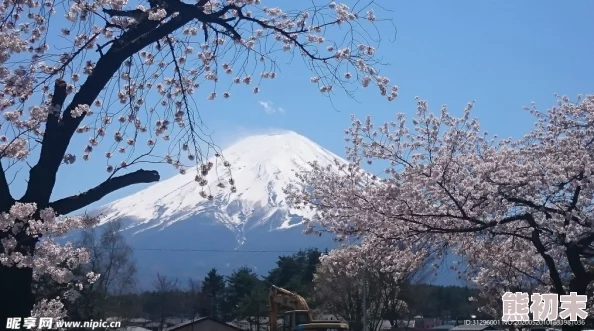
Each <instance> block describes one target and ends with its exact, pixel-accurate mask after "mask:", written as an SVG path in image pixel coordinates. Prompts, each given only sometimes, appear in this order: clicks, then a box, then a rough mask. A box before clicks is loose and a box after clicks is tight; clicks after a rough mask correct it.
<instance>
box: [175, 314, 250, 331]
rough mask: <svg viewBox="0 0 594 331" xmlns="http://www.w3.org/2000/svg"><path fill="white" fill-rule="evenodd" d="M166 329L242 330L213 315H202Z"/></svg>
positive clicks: (177, 330)
mask: <svg viewBox="0 0 594 331" xmlns="http://www.w3.org/2000/svg"><path fill="white" fill-rule="evenodd" d="M166 331H241V329H240V328H238V327H236V326H233V325H231V324H228V323H225V322H221V321H218V320H216V319H214V318H211V317H200V318H197V319H195V320H193V321H187V322H184V323H180V324H178V325H174V326H172V327H170V328H167V329H166Z"/></svg>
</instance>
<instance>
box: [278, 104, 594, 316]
mask: <svg viewBox="0 0 594 331" xmlns="http://www.w3.org/2000/svg"><path fill="white" fill-rule="evenodd" d="M472 107H473V104H472V103H470V104H468V106H467V107H466V109H465V111H464V114H463V115H462V116H461V117H459V118H456V117H454V116H452V115H451V114H450V113H449V112H448V110H447V108H446V107H445V106H443V107H442V109H441V114H433V113H430V112H429V111H428V103H427V102H426V101H423V100H420V99H417V114H416V116H415V118H413V119H412V126H409V125H407V123H406V120H405V116H404V115H403V114H397V116H396V121H393V122H389V123H385V124H383V125H381V126H379V127H377V128H376V127H375V126H374V125H373V123H372V121H371V118H369V117H368V118H367V119H365V121H359V120H357V119H356V118H353V123H352V127H351V128H349V129H348V130H347V131H346V133H347V138H346V139H347V141H349V143H350V145H349V146H348V147H347V153H348V161H349V164H348V165H344V164H339V163H337V165H336V167H327V168H322V167H319V166H317V165H316V164H313V165H312V166H313V169H314V170H313V171H312V172H309V173H304V174H299V176H300V179H301V180H302V182H303V186H302V187H291V188H288V189H287V191H288V194H289V202H290V204H291V205H293V206H295V207H300V208H312V209H314V210H315V212H316V213H315V216H313V217H312V218H311V219H308V220H307V221H306V222H307V224H308V226H309V227H310V229H309V230H308V231H310V232H312V231H316V230H314V228H317V229H318V231H319V229H323V230H325V231H328V232H331V233H334V234H336V235H337V237H339V238H340V239H342V240H345V238H364V239H363V241H362V243H361V244H360V248H359V250H360V252H361V254H354V253H353V252H355V251H354V250H352V249H351V250H349V251H347V252H344V251H342V252H341V251H337V252H334V253H333V254H336V255H345V254H350V255H351V256H350V257H349V258H348V259H349V260H350V264H349V267H351V268H354V267H357V266H358V265H360V263H361V262H360V261H361V259H364V258H368V257H369V256H376V257H378V258H381V259H382V260H383V261H384V263H386V265H392V266H399V265H400V264H401V263H402V261H408V260H411V261H414V260H415V258H414V256H415V255H418V254H419V253H420V251H422V250H424V249H425V250H428V249H433V250H435V249H438V247H442V248H443V250H442V251H441V253H443V254H447V253H454V254H457V255H459V256H462V257H464V263H462V264H460V263H454V264H453V265H452V266H451V269H452V270H454V271H456V272H457V273H458V275H459V277H460V278H462V279H467V280H469V281H471V282H473V283H475V284H476V285H478V286H479V287H480V288H481V290H482V292H483V296H484V298H483V299H484V300H485V302H484V308H483V309H485V311H487V312H490V313H493V312H494V310H495V309H497V307H499V309H500V300H499V299H500V298H501V294H502V293H503V292H505V291H506V290H510V289H522V290H523V291H527V292H528V291H541V293H548V292H551V291H554V292H560V291H567V290H568V289H569V282H570V280H572V279H574V278H575V277H580V268H584V269H585V270H587V272H590V273H591V272H592V271H593V269H592V268H591V266H590V265H589V264H588V263H589V262H588V261H589V259H590V256H591V252H592V242H593V241H594V232H593V229H594V218H593V216H594V215H593V214H592V213H593V211H594V208H593V207H594V206H593V205H592V201H594V200H593V198H594V182H593V181H592V178H593V176H594V162H593V160H594V149H592V147H591V145H592V142H594V131H593V130H592V129H591V128H592V127H594V126H593V124H594V95H588V96H585V97H581V96H580V97H578V100H577V101H576V102H572V101H571V100H570V99H569V98H567V97H559V98H558V103H557V105H556V106H555V107H552V108H551V109H549V110H548V111H546V112H541V111H539V110H537V108H536V106H535V105H533V106H532V107H530V108H527V110H528V111H529V112H530V113H531V114H532V115H533V116H534V118H535V122H536V123H535V126H534V129H533V130H532V131H531V132H530V133H529V134H527V135H526V136H524V137H522V138H520V139H516V140H514V139H511V138H508V139H500V138H498V137H497V136H492V137H489V135H488V133H486V132H483V131H481V129H480V126H479V122H478V120H477V119H473V118H471V117H470V115H471V109H472ZM363 164H374V165H376V166H378V167H381V168H382V169H383V171H382V174H379V175H372V174H369V173H368V172H366V171H364V170H363V168H362V166H363ZM393 242H402V243H403V244H405V245H406V244H408V243H417V246H416V249H410V250H409V253H410V254H411V256H410V257H409V258H408V259H407V258H406V257H403V256H401V254H402V253H401V252H402V251H396V252H398V254H399V255H397V256H394V257H391V256H390V255H389V254H388V253H387V252H386V250H385V246H386V244H391V243H393ZM420 243H424V245H420ZM568 247H570V248H571V247H573V248H574V250H573V251H572V250H571V249H568ZM441 253H440V254H441ZM576 259H577V260H576ZM570 262H571V263H570ZM576 263H578V264H579V265H576ZM580 265H581V266H580ZM590 279H591V278H588V279H586V282H587V283H588V284H589V286H588V290H587V291H591V288H592V284H591V282H590ZM582 280H584V279H583V278H582ZM559 284H561V285H562V288H560V287H559ZM580 291H581V290H580ZM487 298H489V300H490V302H489V300H486V299H487ZM590 307H591V305H590ZM494 316H497V315H496V314H494Z"/></svg>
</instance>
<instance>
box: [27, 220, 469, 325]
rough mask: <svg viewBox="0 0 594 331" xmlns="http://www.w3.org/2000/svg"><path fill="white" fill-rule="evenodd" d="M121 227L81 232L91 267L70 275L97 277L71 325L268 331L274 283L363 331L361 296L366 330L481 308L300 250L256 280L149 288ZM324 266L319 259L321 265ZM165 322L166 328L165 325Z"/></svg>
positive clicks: (413, 279) (414, 281) (413, 275)
mask: <svg viewBox="0 0 594 331" xmlns="http://www.w3.org/2000/svg"><path fill="white" fill-rule="evenodd" d="M120 229H121V225H120V224H119V223H117V222H113V223H108V224H106V225H105V226H103V227H101V228H99V229H92V230H86V231H84V232H83V233H82V234H81V236H80V238H79V240H78V241H76V243H75V245H76V246H77V247H84V248H86V249H87V250H88V251H89V252H90V262H89V263H88V264H85V265H82V266H81V267H80V268H78V269H77V270H76V272H75V274H76V276H77V277H80V278H84V277H85V275H86V274H87V273H88V272H89V271H90V270H93V271H95V272H97V273H100V274H101V276H100V277H99V278H98V280H97V281H96V282H95V283H93V284H92V285H91V286H85V287H83V288H82V290H79V291H76V292H73V293H76V295H78V297H77V300H75V301H72V303H69V301H66V302H65V304H66V307H65V308H66V312H67V316H65V317H66V318H68V319H72V320H90V319H93V320H98V319H103V320H105V319H107V318H110V317H117V318H120V319H121V320H122V321H123V322H124V323H126V321H132V320H133V319H137V318H144V319H147V320H150V321H152V323H153V325H155V324H154V323H156V325H157V328H158V329H165V328H166V327H168V326H170V324H171V323H172V321H173V323H175V321H176V319H179V321H178V323H181V322H182V321H185V320H190V319H193V318H197V317H199V316H210V317H213V318H215V319H218V320H221V321H226V322H232V321H244V324H245V325H246V328H248V329H249V330H260V329H264V328H265V327H266V326H267V324H266V323H267V321H266V320H265V318H266V317H267V316H268V291H269V288H270V287H271V286H272V285H275V286H279V287H282V288H285V289H287V290H289V291H292V292H295V293H297V294H299V295H301V296H303V297H304V298H305V299H306V301H307V302H308V304H309V305H310V308H311V309H312V310H313V311H314V315H316V316H317V318H328V317H332V318H336V319H340V320H345V321H347V322H348V323H349V325H350V326H351V329H352V330H358V329H362V326H363V325H362V323H363V296H364V294H366V301H367V313H368V316H367V320H368V323H369V325H368V326H369V330H378V329H379V327H380V324H381V322H382V321H384V320H387V321H389V322H390V324H391V325H394V326H395V325H396V324H398V322H399V321H405V320H409V319H411V318H413V317H414V316H417V315H422V316H424V317H434V318H440V319H442V320H456V319H460V320H462V319H468V318H469V316H470V315H472V314H477V312H476V311H477V307H478V304H477V303H475V302H471V301H469V300H468V298H469V297H471V296H475V297H476V296H478V293H477V290H475V289H471V288H467V287H456V286H449V287H444V286H435V285H428V284H424V281H425V279H426V273H425V272H423V271H422V270H416V271H413V272H410V273H409V274H407V275H404V276H403V275H402V274H399V276H398V277H394V276H393V275H391V274H390V273H385V272H383V273H382V272H376V271H374V270H367V273H366V274H365V275H362V274H348V273H344V272H342V270H330V268H327V266H324V264H323V263H321V259H320V257H322V256H323V255H325V254H326V253H327V252H321V251H320V250H318V249H304V250H301V251H299V252H297V253H294V254H291V255H286V256H279V257H278V260H277V261H276V267H275V268H273V269H272V270H270V271H269V272H268V273H267V274H266V275H259V274H258V273H256V272H255V271H254V270H252V269H251V268H250V267H248V266H241V267H238V268H237V269H235V270H234V271H233V272H231V273H230V274H228V275H224V274H222V273H221V272H220V271H218V270H217V269H215V268H213V269H211V270H210V271H209V272H208V273H207V274H206V275H205V276H204V277H203V278H189V279H179V278H174V277H171V276H169V275H162V274H156V275H155V277H154V280H153V282H152V284H151V288H149V289H144V290H141V289H139V287H138V281H137V272H136V263H135V261H134V258H133V251H132V249H131V248H130V246H128V244H127V243H126V240H125V238H124V237H123V236H122V234H121V232H120ZM322 260H323V259H322ZM60 286H61V285H60V283H59V282H56V281H53V280H51V279H47V278H43V279H42V280H41V281H40V282H38V283H36V284H35V289H36V291H35V294H36V295H37V296H39V297H51V295H53V294H55V293H64V291H65V289H64V288H62V287H60ZM168 323H169V324H168Z"/></svg>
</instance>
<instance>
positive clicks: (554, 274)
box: [527, 215, 565, 295]
mask: <svg viewBox="0 0 594 331" xmlns="http://www.w3.org/2000/svg"><path fill="white" fill-rule="evenodd" d="M527 221H528V224H530V226H531V227H532V228H533V230H532V243H533V244H534V247H535V248H536V250H537V251H538V253H539V254H540V256H542V258H543V259H544V261H545V263H546V265H547V268H548V269H549V275H550V276H551V280H552V281H553V285H554V286H555V289H556V290H557V294H559V295H564V294H565V289H563V282H562V281H561V276H560V275H559V270H557V265H556V263H555V260H554V259H553V258H552V257H551V256H550V255H549V254H548V253H547V250H546V248H545V246H544V245H543V243H542V241H541V240H540V231H539V229H538V225H537V224H536V221H535V220H534V217H532V215H530V217H528V219H527Z"/></svg>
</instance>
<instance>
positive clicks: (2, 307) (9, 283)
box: [0, 266, 34, 329]
mask: <svg viewBox="0 0 594 331" xmlns="http://www.w3.org/2000/svg"><path fill="white" fill-rule="evenodd" d="M32 281H33V270H32V269H30V268H11V267H5V266H0V329H4V328H6V322H7V319H8V318H11V317H29V316H31V308H32V307H33V304H34V298H33V293H32V292H31V283H32Z"/></svg>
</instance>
